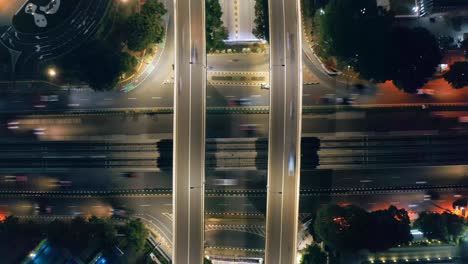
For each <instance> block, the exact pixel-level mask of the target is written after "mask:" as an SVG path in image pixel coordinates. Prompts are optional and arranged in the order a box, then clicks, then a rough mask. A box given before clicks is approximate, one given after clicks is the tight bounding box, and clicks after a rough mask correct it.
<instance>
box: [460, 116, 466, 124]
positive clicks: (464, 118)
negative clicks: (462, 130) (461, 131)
mask: <svg viewBox="0 0 468 264" xmlns="http://www.w3.org/2000/svg"><path fill="white" fill-rule="evenodd" d="M458 122H459V123H468V116H459V117H458Z"/></svg>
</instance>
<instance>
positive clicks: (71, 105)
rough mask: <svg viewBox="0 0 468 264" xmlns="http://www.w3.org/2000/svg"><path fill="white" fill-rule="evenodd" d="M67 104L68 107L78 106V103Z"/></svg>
mask: <svg viewBox="0 0 468 264" xmlns="http://www.w3.org/2000/svg"><path fill="white" fill-rule="evenodd" d="M68 106H70V107H78V106H80V104H68Z"/></svg>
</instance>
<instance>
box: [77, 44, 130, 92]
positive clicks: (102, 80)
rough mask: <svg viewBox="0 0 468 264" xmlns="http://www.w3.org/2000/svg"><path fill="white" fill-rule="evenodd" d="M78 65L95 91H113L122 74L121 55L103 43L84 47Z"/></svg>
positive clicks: (79, 55)
mask: <svg viewBox="0 0 468 264" xmlns="http://www.w3.org/2000/svg"><path fill="white" fill-rule="evenodd" d="M77 55H78V58H77V60H78V63H79V68H80V72H81V73H82V75H83V78H82V79H84V80H85V81H86V82H87V83H88V84H89V85H90V86H91V87H93V89H95V90H110V89H113V88H114V87H115V86H116V85H117V82H118V80H119V77H120V75H121V74H122V71H121V69H122V67H121V65H120V58H119V54H118V53H116V52H115V51H113V50H112V49H110V48H108V47H107V44H106V43H104V42H101V41H95V42H93V43H91V44H90V45H88V46H87V47H83V48H82V49H81V51H80V52H79V53H78V54H77Z"/></svg>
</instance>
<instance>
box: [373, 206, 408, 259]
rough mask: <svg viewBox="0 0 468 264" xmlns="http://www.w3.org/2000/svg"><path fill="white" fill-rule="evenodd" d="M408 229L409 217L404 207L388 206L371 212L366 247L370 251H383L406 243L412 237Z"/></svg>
mask: <svg viewBox="0 0 468 264" xmlns="http://www.w3.org/2000/svg"><path fill="white" fill-rule="evenodd" d="M410 231H411V226H410V219H409V216H408V212H406V210H405V209H397V208H396V207H395V206H390V207H389V208H388V209H386V210H378V211H374V212H371V213H370V221H369V227H368V229H367V232H368V233H367V234H368V236H367V246H366V247H367V248H368V249H369V250H371V251H383V250H387V249H389V248H392V247H395V246H397V245H402V244H407V243H408V242H410V241H411V240H412V239H413V236H412V235H411V232H410ZM382 238H385V239H382Z"/></svg>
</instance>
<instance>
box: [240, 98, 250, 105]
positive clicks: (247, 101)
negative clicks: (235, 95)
mask: <svg viewBox="0 0 468 264" xmlns="http://www.w3.org/2000/svg"><path fill="white" fill-rule="evenodd" d="M239 105H240V106H250V105H252V100H250V98H240V99H239Z"/></svg>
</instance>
